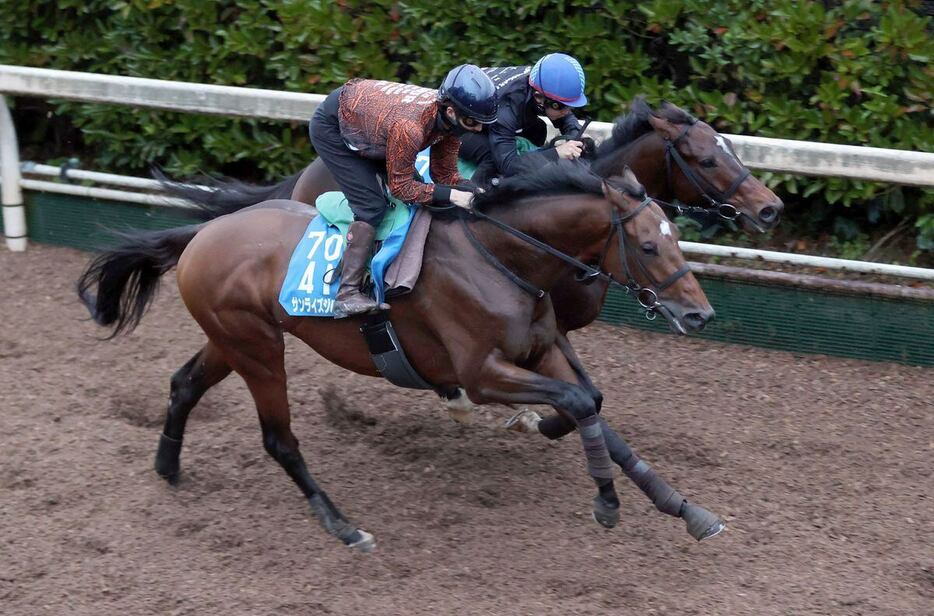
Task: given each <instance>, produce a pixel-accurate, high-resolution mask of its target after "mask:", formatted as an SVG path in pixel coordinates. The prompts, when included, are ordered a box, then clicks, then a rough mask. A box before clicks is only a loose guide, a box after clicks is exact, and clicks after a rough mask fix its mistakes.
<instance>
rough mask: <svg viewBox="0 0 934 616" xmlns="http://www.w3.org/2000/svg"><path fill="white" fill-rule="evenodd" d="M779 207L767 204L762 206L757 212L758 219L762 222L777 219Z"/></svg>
mask: <svg viewBox="0 0 934 616" xmlns="http://www.w3.org/2000/svg"><path fill="white" fill-rule="evenodd" d="M778 213H779V209H778V208H777V207H773V206H771V205H770V206H768V207H764V208H762V210H761V211H760V212H759V220H761V221H762V222H764V223H773V222H775V221H776V220H778Z"/></svg>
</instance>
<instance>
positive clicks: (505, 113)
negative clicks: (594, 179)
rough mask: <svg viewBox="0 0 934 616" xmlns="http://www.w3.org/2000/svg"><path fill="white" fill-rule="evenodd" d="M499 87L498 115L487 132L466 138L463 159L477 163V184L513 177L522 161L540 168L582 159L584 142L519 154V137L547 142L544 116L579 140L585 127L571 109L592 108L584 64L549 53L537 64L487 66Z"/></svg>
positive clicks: (524, 163) (489, 73)
mask: <svg viewBox="0 0 934 616" xmlns="http://www.w3.org/2000/svg"><path fill="white" fill-rule="evenodd" d="M483 71H484V72H485V73H486V74H487V75H489V76H490V79H492V80H493V83H494V84H496V95H497V97H498V98H499V117H498V118H497V119H496V122H495V123H494V124H493V125H492V126H490V129H489V131H488V132H487V133H476V134H468V135H465V136H464V137H462V139H461V141H462V145H461V151H460V156H461V158H463V159H464V160H466V161H469V162H472V163H474V164H476V166H477V171H476V173H475V175H474V176H473V178H472V180H473V181H474V182H475V183H477V184H478V185H483V184H487V183H489V181H490V180H491V179H492V178H493V177H496V176H498V175H501V176H510V175H515V174H516V173H517V172H518V171H519V166H520V159H521V165H522V166H523V167H524V166H525V165H526V163H532V164H535V165H540V164H542V163H544V162H548V161H556V160H558V159H559V158H567V159H571V158H578V157H579V156H580V155H581V151H582V148H583V143H582V142H580V141H574V140H571V141H566V142H564V143H563V144H561V145H559V146H557V147H556V148H549V149H546V150H540V151H534V152H527V153H525V154H522V155H521V156H520V155H519V154H517V152H516V137H520V136H521V137H525V138H526V139H528V140H529V141H531V142H532V143H534V144H535V145H537V146H542V145H544V143H545V137H546V134H547V132H546V127H545V123H544V122H543V121H542V120H541V118H539V117H538V116H539V115H545V116H547V117H548V119H549V120H551V123H552V124H553V125H554V127H555V128H556V129H557V130H558V132H559V133H560V134H562V135H569V136H571V137H578V136H580V133H581V125H580V122H578V120H577V118H576V117H574V113H573V111H572V109H573V108H574V107H582V106H584V105H586V104H587V97H586V96H585V95H584V83H585V78H584V70H583V69H582V68H581V65H580V63H579V62H578V61H577V60H575V59H574V58H572V57H571V56H569V55H566V54H563V53H550V54H548V55H546V56H544V57H542V58H541V59H539V61H538V62H536V63H535V66H532V67H528V66H509V67H502V68H485V69H483Z"/></svg>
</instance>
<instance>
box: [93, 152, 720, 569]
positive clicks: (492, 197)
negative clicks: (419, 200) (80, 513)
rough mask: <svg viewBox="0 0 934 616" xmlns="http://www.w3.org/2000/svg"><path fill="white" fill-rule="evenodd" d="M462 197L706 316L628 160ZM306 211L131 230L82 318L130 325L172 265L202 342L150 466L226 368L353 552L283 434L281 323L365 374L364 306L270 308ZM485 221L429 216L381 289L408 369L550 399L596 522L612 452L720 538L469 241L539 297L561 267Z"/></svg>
mask: <svg viewBox="0 0 934 616" xmlns="http://www.w3.org/2000/svg"><path fill="white" fill-rule="evenodd" d="M475 204H476V205H475V207H476V208H477V209H478V210H480V211H482V212H483V213H484V214H483V216H487V217H493V218H496V219H499V220H500V221H502V222H504V223H505V224H508V225H511V226H512V227H514V228H516V229H518V230H520V231H522V232H525V233H527V234H529V235H531V236H533V237H534V238H536V239H537V240H538V241H540V242H543V243H544V244H547V245H549V246H551V247H553V248H555V249H557V250H559V251H561V252H563V253H565V256H569V257H571V258H574V259H578V260H580V261H582V262H587V263H600V264H601V268H602V270H603V271H605V272H606V274H609V275H612V276H613V277H614V278H615V279H617V280H620V281H628V283H629V284H630V285H632V286H633V287H634V288H641V289H642V291H640V292H639V297H640V298H642V299H640V301H642V302H643V304H649V305H648V306H647V308H649V309H657V310H659V311H660V312H661V313H662V314H663V315H664V316H665V318H666V319H668V321H669V322H670V323H671V324H672V327H673V328H674V329H676V330H678V331H692V330H696V329H699V328H701V327H703V325H704V323H706V322H707V321H708V320H709V319H710V318H712V317H713V310H712V309H711V308H710V306H709V304H708V302H707V299H706V297H705V296H704V293H703V291H702V290H701V289H700V286H699V285H698V284H697V281H696V280H695V279H694V277H693V275H692V274H691V273H690V272H689V271H688V270H687V268H686V264H685V262H684V258H683V256H682V255H681V252H680V250H679V248H678V244H677V232H676V231H675V232H674V233H672V232H671V231H670V230H669V229H670V227H669V226H668V222H667V219H666V218H665V217H664V215H663V213H662V212H661V210H660V209H659V206H658V205H656V204H654V203H653V202H652V200H651V199H650V198H648V197H645V193H644V190H643V188H642V187H641V186H640V185H639V184H638V182H637V181H636V180H635V177H634V176H633V175H632V173H631V172H629V171H628V170H627V171H625V173H624V175H623V177H620V178H610V179H607V180H601V179H600V178H599V177H598V176H596V175H595V174H593V173H592V172H591V170H590V169H589V168H588V167H586V166H585V165H581V164H575V163H558V164H554V165H550V166H548V167H546V168H544V169H541V170H539V171H538V172H536V173H535V174H533V175H530V176H528V177H517V178H513V179H510V180H509V181H505V182H503V185H502V186H501V187H500V188H498V189H497V190H495V191H490V192H488V193H485V194H483V195H479V196H477V198H476V200H475ZM458 214H461V213H460V212H458ZM312 216H313V213H312V212H311V211H310V210H309V209H308V208H307V206H304V205H302V204H300V203H297V202H293V201H286V200H278V201H272V202H268V203H260V204H258V205H257V206H256V207H252V208H248V209H245V210H244V211H241V212H237V213H234V214H230V215H227V216H223V217H220V218H218V219H216V220H213V221H210V222H207V223H203V224H200V225H192V226H188V227H181V228H176V229H170V230H166V231H155V232H145V233H137V234H133V235H127V236H124V238H123V243H122V244H121V245H119V246H117V247H116V248H114V249H113V250H111V251H109V252H106V253H104V254H102V255H100V256H98V257H97V258H96V259H95V260H94V261H93V262H92V263H91V264H90V265H89V267H88V269H87V270H86V271H85V273H84V274H83V275H82V276H81V278H80V280H79V282H78V293H79V296H80V298H81V299H82V301H83V302H84V304H85V305H86V306H87V307H88V309H89V311H90V313H91V315H92V317H93V318H94V320H95V321H96V322H97V323H99V324H100V325H104V326H111V327H112V328H113V333H114V335H115V334H116V333H118V332H120V331H129V330H132V328H133V327H134V326H135V325H136V324H137V323H138V322H139V320H140V319H141V318H142V316H143V314H144V312H145V310H146V308H147V307H148V306H149V304H150V303H151V300H152V298H153V297H154V294H155V292H156V290H157V289H158V284H159V280H160V278H161V276H162V275H163V274H165V273H166V272H167V271H169V270H170V269H171V268H172V267H175V266H177V279H178V288H179V292H180V294H181V296H182V299H183V300H184V302H185V305H186V306H187V308H188V310H189V312H190V313H191V314H192V316H193V317H194V318H195V320H196V321H197V322H198V324H199V325H200V326H201V328H202V329H203V330H204V332H205V334H206V335H207V337H208V342H207V344H206V345H205V346H204V347H203V348H202V349H201V350H200V351H198V352H197V353H196V354H195V355H194V356H193V357H192V358H191V359H190V360H189V361H188V362H187V363H186V364H185V365H184V366H182V367H181V368H180V369H179V370H178V371H177V372H176V373H175V374H174V375H173V377H172V379H171V395H170V399H169V407H168V411H167V413H166V420H165V426H164V431H163V434H162V435H161V437H160V441H159V448H158V451H157V454H156V470H157V471H158V473H159V474H160V475H162V476H163V477H165V478H166V479H167V480H168V481H169V482H175V481H176V480H177V478H178V474H179V456H180V452H181V446H182V439H183V435H184V431H185V423H186V421H187V418H188V415H189V413H190V412H191V410H192V408H193V407H194V406H195V404H196V403H197V402H198V400H199V399H200V398H201V396H202V395H203V394H204V393H205V391H207V390H208V389H209V388H210V387H212V386H213V385H215V384H216V383H218V382H219V381H221V380H222V379H224V378H225V377H226V376H227V375H228V374H230V372H231V371H236V372H237V373H238V374H239V375H240V376H241V377H242V378H243V380H244V381H245V382H246V384H247V387H248V388H249V390H250V393H251V394H252V396H253V399H254V401H255V403H256V408H257V411H258V414H259V418H260V425H261V428H262V433H263V444H264V447H265V449H266V451H267V452H268V453H269V455H271V456H272V457H273V458H274V459H275V460H276V461H278V462H279V464H280V465H281V466H282V467H283V468H284V469H285V471H286V473H287V474H288V475H289V476H290V477H291V478H292V480H293V481H294V482H295V483H296V484H297V485H298V486H299V487H300V488H301V490H302V492H303V494H304V495H305V497H306V498H307V499H308V502H309V504H310V506H311V509H312V512H313V513H314V515H315V516H316V517H317V518H318V519H319V521H320V522H321V524H322V525H323V527H324V528H325V529H326V530H327V531H328V532H329V533H330V534H332V535H334V536H336V537H338V538H339V539H340V540H341V541H342V542H343V543H344V544H346V545H348V546H351V547H357V548H359V549H361V550H364V551H366V550H369V549H371V548H372V547H373V546H374V545H375V543H374V540H373V537H372V535H370V534H369V533H367V532H366V531H364V530H362V529H360V528H358V527H356V526H355V525H354V524H352V523H351V522H349V521H348V520H347V518H345V517H344V516H343V515H342V514H341V513H340V511H339V510H338V509H337V507H336V506H335V505H334V504H333V503H332V502H331V500H330V499H329V498H328V496H327V495H326V494H325V492H324V491H323V490H322V489H321V487H320V486H319V485H318V484H317V483H316V482H315V480H314V479H313V478H312V476H311V474H310V473H309V471H308V468H307V466H306V464H305V461H304V459H303V457H302V455H301V453H300V452H299V448H298V441H297V440H296V438H295V436H294V434H293V433H292V431H291V428H290V412H289V402H288V395H287V390H286V372H285V366H284V339H283V335H284V334H285V333H290V334H292V335H294V336H296V337H298V338H299V339H301V340H302V341H304V342H305V343H306V344H308V345H309V346H310V347H312V348H313V349H314V350H315V351H317V352H318V354H319V355H321V356H322V357H324V358H325V359H327V360H329V361H331V362H333V363H335V364H337V365H340V366H342V367H344V368H346V369H348V370H352V371H354V372H357V373H360V374H366V375H373V376H377V375H378V372H377V370H376V368H375V367H374V364H373V362H372V360H371V358H370V355H369V353H368V350H367V347H366V345H365V343H364V340H363V337H362V336H361V334H360V333H359V327H360V326H361V324H362V322H363V320H362V318H352V319H342V320H335V319H330V318H313V317H291V316H289V315H287V314H286V313H285V311H284V310H283V309H282V308H281V306H280V305H279V303H278V293H279V288H280V286H281V284H282V281H283V278H284V276H285V272H286V268H287V265H288V262H289V259H290V256H291V254H292V250H293V247H294V246H295V245H296V243H297V242H298V240H299V239H300V238H301V237H302V235H303V232H304V230H305V228H306V226H307V224H308V222H309V221H310V220H311V218H312ZM483 216H482V215H477V214H474V215H473V216H470V215H467V214H461V215H460V216H454V217H453V218H451V219H436V220H435V222H434V224H433V225H432V227H431V231H430V233H429V236H428V239H427V244H426V247H425V262H424V266H423V270H422V273H421V276H420V279H419V283H418V285H416V287H415V289H414V290H413V292H412V293H410V294H408V295H406V296H402V297H399V298H396V299H395V300H394V301H393V304H392V309H391V310H390V317H391V318H392V320H393V323H394V324H395V327H396V331H397V333H398V335H399V338H400V340H401V341H402V343H403V345H404V347H405V349H406V354H407V355H408V357H409V359H410V360H411V362H412V364H413V366H414V367H415V368H416V370H418V372H419V373H420V374H421V375H422V377H423V378H425V379H426V380H427V381H428V382H430V383H432V384H434V385H435V386H436V387H437V388H439V389H451V388H457V387H463V388H464V389H465V390H466V391H467V393H468V395H469V396H470V398H471V399H472V400H473V401H474V402H477V403H492V402H498V403H506V404H510V403H515V404H548V405H550V406H552V407H554V408H555V409H556V410H557V411H558V413H559V416H560V417H561V418H562V420H563V421H565V422H567V423H568V424H569V425H571V426H572V428H576V429H577V430H578V432H579V433H580V435H581V440H582V443H583V448H584V452H585V457H586V460H587V466H588V471H589V474H590V475H591V477H592V478H593V479H594V482H595V483H596V485H597V487H598V493H597V495H596V497H595V498H594V502H593V511H594V518H595V519H596V520H597V521H598V522H600V523H601V524H603V525H604V526H607V527H612V526H614V525H615V524H616V523H617V522H618V520H619V500H618V498H617V495H616V490H615V487H614V484H613V470H612V463H613V462H615V463H616V464H617V465H618V466H619V467H620V468H621V469H622V471H623V473H624V474H626V475H627V477H629V478H630V479H632V480H633V481H634V482H635V483H636V484H637V485H638V486H639V487H640V488H641V489H642V490H643V491H644V492H645V493H646V494H647V495H648V496H649V497H650V498H651V499H652V500H653V502H654V503H655V504H656V506H657V507H658V508H659V509H661V510H662V511H665V512H666V513H669V514H670V515H673V516H676V517H681V518H683V519H684V520H685V522H686V524H687V527H688V531H689V532H690V533H691V535H692V536H694V537H695V538H697V539H698V540H700V539H703V538H706V537H708V536H712V535H714V534H716V533H718V532H719V531H720V530H721V529H722V528H723V524H722V522H720V520H719V519H718V518H717V517H716V516H715V515H713V514H712V513H710V512H709V511H707V510H705V509H703V508H701V507H699V506H697V505H694V504H692V503H688V502H687V500H686V499H685V498H684V497H683V496H682V495H681V494H680V493H678V492H677V491H676V490H674V489H673V488H672V487H671V486H669V485H668V484H667V483H666V482H665V481H664V480H663V479H661V478H660V477H659V476H657V475H656V474H655V472H654V470H653V469H651V468H650V467H649V466H648V465H646V464H645V463H644V462H642V461H641V460H640V459H639V457H638V456H636V455H635V454H634V453H633V452H632V450H631V449H630V448H629V447H628V446H627V445H626V443H625V442H624V441H623V440H622V439H621V438H620V437H619V436H618V435H617V434H616V433H615V432H614V431H613V430H612V429H610V428H609V426H608V425H607V423H606V421H605V420H603V418H601V417H600V416H599V415H598V410H599V409H598V405H597V401H596V399H595V398H594V395H593V393H592V391H591V390H590V389H588V387H587V386H586V383H589V378H588V377H587V375H586V373H585V372H584V371H583V368H582V367H581V366H580V364H579V362H577V361H576V358H574V356H573V350H572V349H571V348H570V345H569V344H568V342H567V339H566V338H565V337H564V336H562V335H561V334H560V332H559V330H558V327H557V324H556V321H555V317H554V310H553V306H552V304H551V300H550V297H549V295H548V294H547V293H541V294H532V293H528V292H526V290H524V289H523V288H520V286H519V285H517V284H515V283H514V281H512V280H511V279H509V278H508V277H507V276H506V275H505V274H504V272H503V270H502V269H501V268H500V267H498V266H496V263H495V262H494V261H491V260H489V259H484V258H480V257H479V255H478V254H477V248H476V247H475V244H474V241H479V242H480V244H482V245H483V246H484V247H485V248H486V250H487V251H488V252H489V253H491V254H492V255H493V256H494V257H495V260H496V261H498V263H499V266H505V267H507V268H508V269H509V270H511V271H512V272H513V274H514V275H515V276H517V277H519V278H521V279H522V280H524V281H525V282H526V284H527V285H530V286H533V287H535V288H538V289H541V290H542V291H547V290H549V289H551V288H552V287H553V286H554V285H555V284H556V283H557V282H558V281H559V280H561V279H562V278H563V277H565V276H567V275H568V273H569V271H570V270H571V269H572V268H571V266H569V265H568V263H567V262H566V261H564V260H561V259H559V258H555V257H554V256H551V254H550V253H547V252H543V250H542V248H541V247H536V246H534V245H530V244H529V243H526V242H525V241H523V240H521V239H519V238H517V237H515V236H514V235H511V234H509V233H507V232H505V231H503V230H502V229H501V228H500V227H498V226H496V225H495V224H492V223H490V222H489V220H487V219H484V218H483ZM465 217H466V218H465ZM471 234H472V235H473V239H471V237H470V236H471ZM649 245H651V247H652V249H651V250H646V249H645V247H646V246H649ZM658 281H662V282H661V283H659V282H658ZM95 288H96V295H95V294H94V293H93V291H94V290H95ZM643 293H645V295H643ZM646 296H647V297H649V298H652V299H645V297H646Z"/></svg>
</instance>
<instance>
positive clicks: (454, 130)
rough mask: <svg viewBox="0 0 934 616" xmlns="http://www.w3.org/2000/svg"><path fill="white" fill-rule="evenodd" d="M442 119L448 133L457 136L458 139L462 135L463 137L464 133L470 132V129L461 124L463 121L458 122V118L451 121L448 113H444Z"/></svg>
mask: <svg viewBox="0 0 934 616" xmlns="http://www.w3.org/2000/svg"><path fill="white" fill-rule="evenodd" d="M441 120H442V122H443V124H444V128H445V130H446V131H447V132H448V133H450V134H452V135H454V136H455V137H457V138H458V139H460V138H461V137H463V136H464V135H466V134H467V133H469V132H470V131H469V130H467V129H466V128H464V127H463V126H461V123H460V122H458V121H457V120H455V121H453V122H451V119H450V118H449V117H448V116H447V114H444V115H442V116H441Z"/></svg>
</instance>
